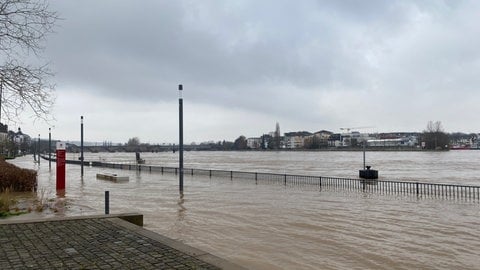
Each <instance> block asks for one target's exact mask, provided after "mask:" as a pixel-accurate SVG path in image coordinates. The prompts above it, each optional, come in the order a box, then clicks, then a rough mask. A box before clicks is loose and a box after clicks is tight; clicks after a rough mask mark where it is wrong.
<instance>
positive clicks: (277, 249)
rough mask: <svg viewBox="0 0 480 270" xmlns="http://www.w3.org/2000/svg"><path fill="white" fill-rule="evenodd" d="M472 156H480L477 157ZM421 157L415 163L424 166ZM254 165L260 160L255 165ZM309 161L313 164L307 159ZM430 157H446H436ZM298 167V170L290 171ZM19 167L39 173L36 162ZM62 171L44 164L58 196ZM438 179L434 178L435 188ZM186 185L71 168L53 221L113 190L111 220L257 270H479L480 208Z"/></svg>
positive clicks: (262, 164) (225, 184) (217, 160)
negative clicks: (103, 176)
mask: <svg viewBox="0 0 480 270" xmlns="http://www.w3.org/2000/svg"><path fill="white" fill-rule="evenodd" d="M472 152H475V151H472ZM478 153H479V154H480V152H478ZM195 154H196V153H189V154H188V155H189V157H190V161H189V162H191V164H189V166H188V167H197V168H201V167H205V166H208V167H209V168H220V167H222V168H221V169H225V168H229V169H235V170H236V169H247V168H249V170H250V171H256V170H258V171H267V170H268V168H267V167H268V163H270V164H271V168H274V169H280V168H282V171H283V168H285V170H286V172H287V173H290V172H291V171H293V172H304V174H317V173H318V172H323V171H324V170H325V171H327V169H325V168H324V167H323V165H319V166H317V167H315V166H314V164H315V162H318V163H319V164H320V163H327V164H330V165H329V166H332V168H334V167H335V166H333V165H332V162H333V161H331V160H326V159H325V158H324V156H323V155H324V154H323V153H314V154H318V155H320V156H321V157H323V158H321V157H317V158H314V157H315V155H314V154H311V153H298V156H297V154H295V153H290V154H292V156H288V155H286V154H278V155H277V154H275V153H266V154H260V156H259V157H261V158H260V159H257V160H253V159H252V156H251V155H252V153H245V154H239V156H236V154H235V153H234V152H227V153H221V152H220V153H198V155H199V156H200V157H201V158H200V157H195ZM332 154H333V155H334V157H335V158H337V159H338V161H339V162H342V163H343V162H346V163H348V162H349V160H351V159H352V157H354V156H355V155H356V154H357V153H348V154H338V153H332ZM358 154H359V155H361V153H358ZM402 154H404V155H405V156H408V154H405V153H402ZM209 155H210V157H209ZM221 155H224V156H223V158H222V157H221ZM387 155H390V154H387ZM416 155H418V154H416ZM455 155H458V154H455ZM468 155H471V156H470V159H473V157H474V156H473V154H468ZM102 156H103V158H106V159H108V158H109V157H110V156H108V154H102ZM142 156H143V157H144V158H145V159H146V160H147V162H149V159H150V162H152V160H153V161H155V162H160V161H161V164H163V165H165V166H173V165H174V162H175V157H173V156H171V155H166V154H157V156H155V155H154V154H151V155H146V154H144V155H142ZM372 156H373V155H372ZM405 156H402V155H397V154H395V153H394V154H392V155H391V156H388V157H385V158H384V160H390V161H391V160H405V158H404V157H405ZM154 157H155V159H154ZM412 157H413V156H410V159H413V160H414V161H413V162H417V163H418V164H422V162H421V161H419V160H416V161H415V158H412ZM455 157H456V158H459V159H462V157H459V156H455ZM111 158H112V159H117V160H119V161H120V160H126V159H128V154H113V155H111ZM206 158H210V163H209V162H207V161H202V160H204V159H206ZM248 158H250V159H252V160H250V161H249V162H247V161H248ZM371 158H372V160H373V158H374V157H371ZM303 159H305V164H303V163H300V162H298V160H303ZM367 159H368V155H367ZM378 159H380V158H378ZM428 159H429V160H438V158H435V157H431V156H428ZM463 159H464V160H468V159H466V158H465V157H463ZM186 160H187V159H186ZM167 161H168V162H171V164H168V162H167ZM221 161H224V162H225V165H222V163H221ZM295 162H296V163H297V165H296V166H295V165H293V164H290V163H295ZM402 162H403V161H402ZM436 162H437V161H435V162H434V163H436ZM451 162H452V163H456V162H457V165H452V166H460V165H459V164H458V160H457V161H455V160H451ZM13 163H16V164H19V165H20V166H22V167H28V168H34V166H35V165H34V164H33V162H32V161H31V157H24V158H19V159H16V160H14V161H13ZM359 163H361V159H360V160H359ZM159 164H160V163H159ZM379 164H382V165H381V166H380V165H378V166H377V167H381V168H382V170H386V169H385V168H387V167H389V166H390V167H393V166H392V165H388V162H386V161H383V163H379ZM402 166H403V168H412V166H413V165H412V164H410V163H408V166H407V165H402ZM402 166H399V167H402ZM419 166H420V165H419ZM468 166H472V168H473V165H472V164H470V165H467V169H466V172H465V173H464V175H465V176H466V177H465V178H466V179H468V181H472V182H475V181H477V179H476V178H474V177H472V176H471V175H472V173H471V172H470V169H468ZM309 167H311V168H312V169H309ZM314 167H315V168H314ZM336 167H339V166H338V165H336ZM336 167H335V168H336ZM345 167H346V168H350V167H354V166H351V165H347V166H345ZM271 168H270V170H273V169H271ZM423 169H425V168H423ZM423 169H416V170H417V171H422V170H423ZM336 170H338V171H342V170H340V169H332V171H330V172H331V173H329V174H328V175H333V176H335V174H336ZM98 172H114V173H117V174H119V175H126V176H129V177H130V181H129V182H126V183H113V182H109V181H105V180H97V179H96V177H95V175H96V173H98ZM343 173H344V174H346V173H348V172H346V171H345V170H343ZM385 173H387V172H385ZM52 174H54V171H53V170H52V172H49V171H48V163H47V164H45V162H44V163H42V164H41V165H40V169H39V187H41V188H44V189H46V190H47V192H50V194H55V180H54V179H55V178H54V177H53V178H52ZM322 174H323V173H322ZM440 174H442V175H448V172H446V171H441V172H440ZM424 175H426V174H424ZM427 178H428V177H426V178H425V179H427ZM434 178H436V177H433V178H432V177H430V181H434V180H435V179H434ZM184 180H185V189H184V192H183V194H179V191H178V178H177V176H175V175H172V174H165V175H162V174H159V173H149V172H141V173H139V172H136V171H120V170H112V169H100V168H89V167H86V168H85V176H84V178H83V181H82V178H81V177H80V167H79V166H74V165H68V166H67V183H66V185H67V188H66V194H65V207H66V210H65V212H64V213H47V214H46V215H69V216H73V215H87V214H102V213H103V209H104V197H103V196H104V191H105V190H109V191H110V211H111V213H120V212H140V213H142V214H144V217H145V227H146V228H148V229H150V230H153V231H156V232H158V233H160V234H163V235H166V236H168V237H171V238H174V239H178V240H180V241H182V242H184V243H187V244H189V245H192V246H195V247H197V248H200V249H203V250H205V251H208V252H211V253H213V254H215V255H217V256H220V257H223V258H226V259H229V260H231V261H233V262H236V263H238V264H241V265H245V266H246V267H249V268H252V269H478V266H479V265H480V236H479V235H478V228H479V226H480V206H479V205H478V203H468V202H462V201H455V200H435V199H431V198H425V199H423V198H416V197H414V196H404V195H401V196H395V195H381V194H370V193H362V192H357V191H350V192H349V191H344V190H336V191H329V190H322V191H321V192H319V191H318V190H312V189H309V188H302V187H296V188H285V187H284V186H282V185H274V184H263V183H261V182H259V183H258V184H257V185H256V184H255V182H254V181H248V180H238V179H234V180H233V181H231V180H230V179H221V178H212V179H210V178H208V177H198V176H193V177H192V176H190V175H185V179H184ZM454 181H458V179H457V178H456V179H454ZM53 196H55V195H53ZM44 215H45V214H44ZM19 218H25V217H19Z"/></svg>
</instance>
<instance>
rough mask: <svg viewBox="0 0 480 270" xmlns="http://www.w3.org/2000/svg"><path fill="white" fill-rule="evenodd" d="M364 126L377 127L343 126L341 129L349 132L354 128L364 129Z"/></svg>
mask: <svg viewBox="0 0 480 270" xmlns="http://www.w3.org/2000/svg"><path fill="white" fill-rule="evenodd" d="M364 128H375V127H342V128H340V130H346V131H347V133H350V130H352V129H364Z"/></svg>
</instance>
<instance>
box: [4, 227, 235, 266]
mask: <svg viewBox="0 0 480 270" xmlns="http://www.w3.org/2000/svg"><path fill="white" fill-rule="evenodd" d="M135 227H137V228H138V229H136V228H135ZM159 239H160V241H159ZM162 239H164V240H165V239H166V241H162ZM168 241H171V243H173V246H175V245H178V246H180V247H183V249H184V250H183V251H181V250H182V248H179V249H176V248H174V247H172V245H169V243H168ZM162 242H163V243H162ZM165 242H167V243H166V244H165ZM185 247H186V248H185ZM202 256H204V257H205V256H206V257H214V256H212V255H210V254H208V253H205V252H201V251H199V250H197V249H194V248H190V247H188V246H185V245H183V244H181V243H179V242H177V241H174V240H171V239H169V238H166V237H163V236H160V235H158V234H155V233H153V232H150V231H147V230H145V229H143V228H141V227H138V226H135V225H132V224H130V223H127V222H126V221H124V220H120V219H118V218H91V219H78V220H63V221H44V222H34V223H16V224H15V223H14V224H0V269H220V268H236V267H228V266H226V267H222V266H221V265H220V267H217V266H218V264H217V266H215V265H214V264H210V263H207V262H205V261H203V260H201V258H199V257H202ZM215 258H216V259H219V258H217V257H215ZM216 259H214V260H216ZM207 261H208V260H207ZM220 261H223V260H221V259H220ZM224 262H226V261H224ZM227 264H228V263H227Z"/></svg>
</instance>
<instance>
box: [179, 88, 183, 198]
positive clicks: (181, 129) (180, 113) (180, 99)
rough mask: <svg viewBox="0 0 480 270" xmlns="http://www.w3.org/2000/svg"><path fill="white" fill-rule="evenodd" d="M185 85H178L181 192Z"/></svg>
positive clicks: (181, 183)
mask: <svg viewBox="0 0 480 270" xmlns="http://www.w3.org/2000/svg"><path fill="white" fill-rule="evenodd" d="M182 91H183V86H182V85H181V84H179V85H178V116H179V117H178V118H179V121H178V122H179V147H178V150H179V152H180V156H179V166H178V170H179V179H178V181H179V189H180V193H183V94H182Z"/></svg>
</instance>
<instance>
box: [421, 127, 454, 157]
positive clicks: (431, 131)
mask: <svg viewBox="0 0 480 270" xmlns="http://www.w3.org/2000/svg"><path fill="white" fill-rule="evenodd" d="M422 141H423V142H424V143H425V148H426V149H433V150H445V149H448V147H449V144H450V136H449V135H448V134H447V133H445V132H444V130H443V127H442V122H440V121H435V122H433V121H429V122H428V124H427V129H426V130H424V131H423V134H422Z"/></svg>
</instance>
